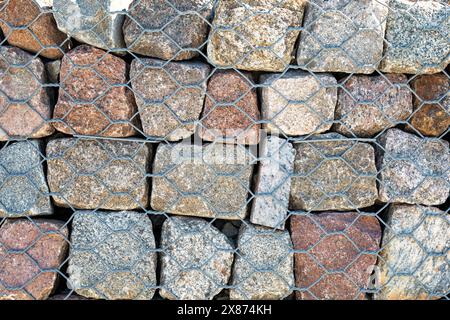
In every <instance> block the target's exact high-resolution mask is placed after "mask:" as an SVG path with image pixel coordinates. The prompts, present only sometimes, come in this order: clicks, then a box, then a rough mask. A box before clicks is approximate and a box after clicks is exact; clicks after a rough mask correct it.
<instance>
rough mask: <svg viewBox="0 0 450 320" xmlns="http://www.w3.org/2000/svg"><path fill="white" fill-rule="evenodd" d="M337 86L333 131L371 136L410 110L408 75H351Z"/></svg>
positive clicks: (410, 97) (401, 118) (407, 115)
mask: <svg viewBox="0 0 450 320" xmlns="http://www.w3.org/2000/svg"><path fill="white" fill-rule="evenodd" d="M343 88H344V89H341V88H340V89H339V95H338V96H339V97H338V104H337V107H336V121H339V123H336V126H335V129H336V131H337V132H339V133H342V134H345V135H347V136H351V137H352V136H356V137H372V136H374V135H376V134H377V133H379V132H381V131H383V130H384V129H387V128H391V127H394V126H395V125H396V123H398V122H399V121H404V120H406V119H408V117H409V116H410V115H411V113H412V111H413V107H412V93H411V90H410V89H409V88H408V78H407V77H406V76H405V75H400V74H398V75H397V74H385V75H382V76H363V75H354V76H352V77H351V78H350V79H348V80H347V81H345V83H343Z"/></svg>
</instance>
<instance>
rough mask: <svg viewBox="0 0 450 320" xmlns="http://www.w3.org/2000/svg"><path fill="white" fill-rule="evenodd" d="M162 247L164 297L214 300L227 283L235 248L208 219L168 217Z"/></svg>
mask: <svg viewBox="0 0 450 320" xmlns="http://www.w3.org/2000/svg"><path fill="white" fill-rule="evenodd" d="M161 250H162V258H161V261H162V265H161V279H160V283H161V284H160V285H161V287H162V289H161V290H160V291H159V293H160V294H161V296H162V297H164V298H167V299H172V300H175V299H182V300H211V299H213V298H214V297H215V296H216V295H217V294H219V293H220V292H221V291H222V289H223V287H224V286H226V285H227V284H228V279H229V278H230V276H231V266H232V264H233V259H234V253H233V250H234V248H233V246H232V245H231V243H230V242H229V240H228V239H227V237H226V236H225V235H224V234H223V233H221V232H220V231H219V230H217V229H216V228H215V227H214V226H212V225H211V223H209V222H208V221H206V220H203V219H196V218H188V217H170V218H168V219H167V220H166V221H165V222H164V225H163V227H162V234H161Z"/></svg>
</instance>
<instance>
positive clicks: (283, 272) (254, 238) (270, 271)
mask: <svg viewBox="0 0 450 320" xmlns="http://www.w3.org/2000/svg"><path fill="white" fill-rule="evenodd" d="M238 248H239V254H238V255H236V260H235V263H234V266H233V280H232V285H233V286H235V288H233V289H230V299H231V300H280V299H283V298H285V297H287V296H288V295H290V294H291V293H292V288H293V287H294V254H293V253H292V250H293V247H292V242H291V238H290V236H289V232H288V231H280V230H278V231H273V230H270V229H267V228H264V227H257V226H253V225H250V224H243V225H242V226H241V229H240V232H239V238H238Z"/></svg>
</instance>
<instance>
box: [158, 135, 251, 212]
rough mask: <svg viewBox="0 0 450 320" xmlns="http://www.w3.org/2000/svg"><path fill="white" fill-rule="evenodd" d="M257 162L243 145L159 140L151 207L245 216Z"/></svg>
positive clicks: (159, 209)
mask: <svg viewBox="0 0 450 320" xmlns="http://www.w3.org/2000/svg"><path fill="white" fill-rule="evenodd" d="M254 162H255V161H254V159H253V157H252V156H251V154H250V153H249V151H248V150H246V149H245V148H244V147H243V146H236V145H231V144H229V145H228V144H221V143H214V144H209V145H205V146H199V145H191V144H188V143H176V144H160V145H159V146H158V149H157V151H156V155H155V160H154V163H153V175H154V177H153V179H152V196H151V207H152V208H153V209H154V210H158V211H165V212H169V213H175V214H181V215H189V216H199V217H210V218H212V217H215V218H220V219H229V220H238V219H243V218H245V215H246V211H247V195H248V192H249V190H250V179H251V176H252V172H253V164H254Z"/></svg>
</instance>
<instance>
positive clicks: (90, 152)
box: [47, 138, 151, 210]
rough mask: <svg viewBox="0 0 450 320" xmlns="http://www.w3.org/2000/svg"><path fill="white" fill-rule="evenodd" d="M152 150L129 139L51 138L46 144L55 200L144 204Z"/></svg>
mask: <svg viewBox="0 0 450 320" xmlns="http://www.w3.org/2000/svg"><path fill="white" fill-rule="evenodd" d="M150 157H151V150H150V149H149V148H148V146H147V145H146V144H143V143H138V142H128V141H109V140H84V139H75V138H63V139H54V140H51V141H50V142H49V143H48V144H47V158H48V161H47V165H48V176H47V179H48V184H49V187H50V191H51V192H54V193H56V194H55V195H53V201H54V202H55V204H57V205H58V206H61V207H73V208H78V209H109V210H131V209H135V208H145V207H146V206H147V202H148V192H149V188H148V183H147V181H146V178H145V174H146V172H147V170H148V166H149V161H150V160H149V158H150Z"/></svg>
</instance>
